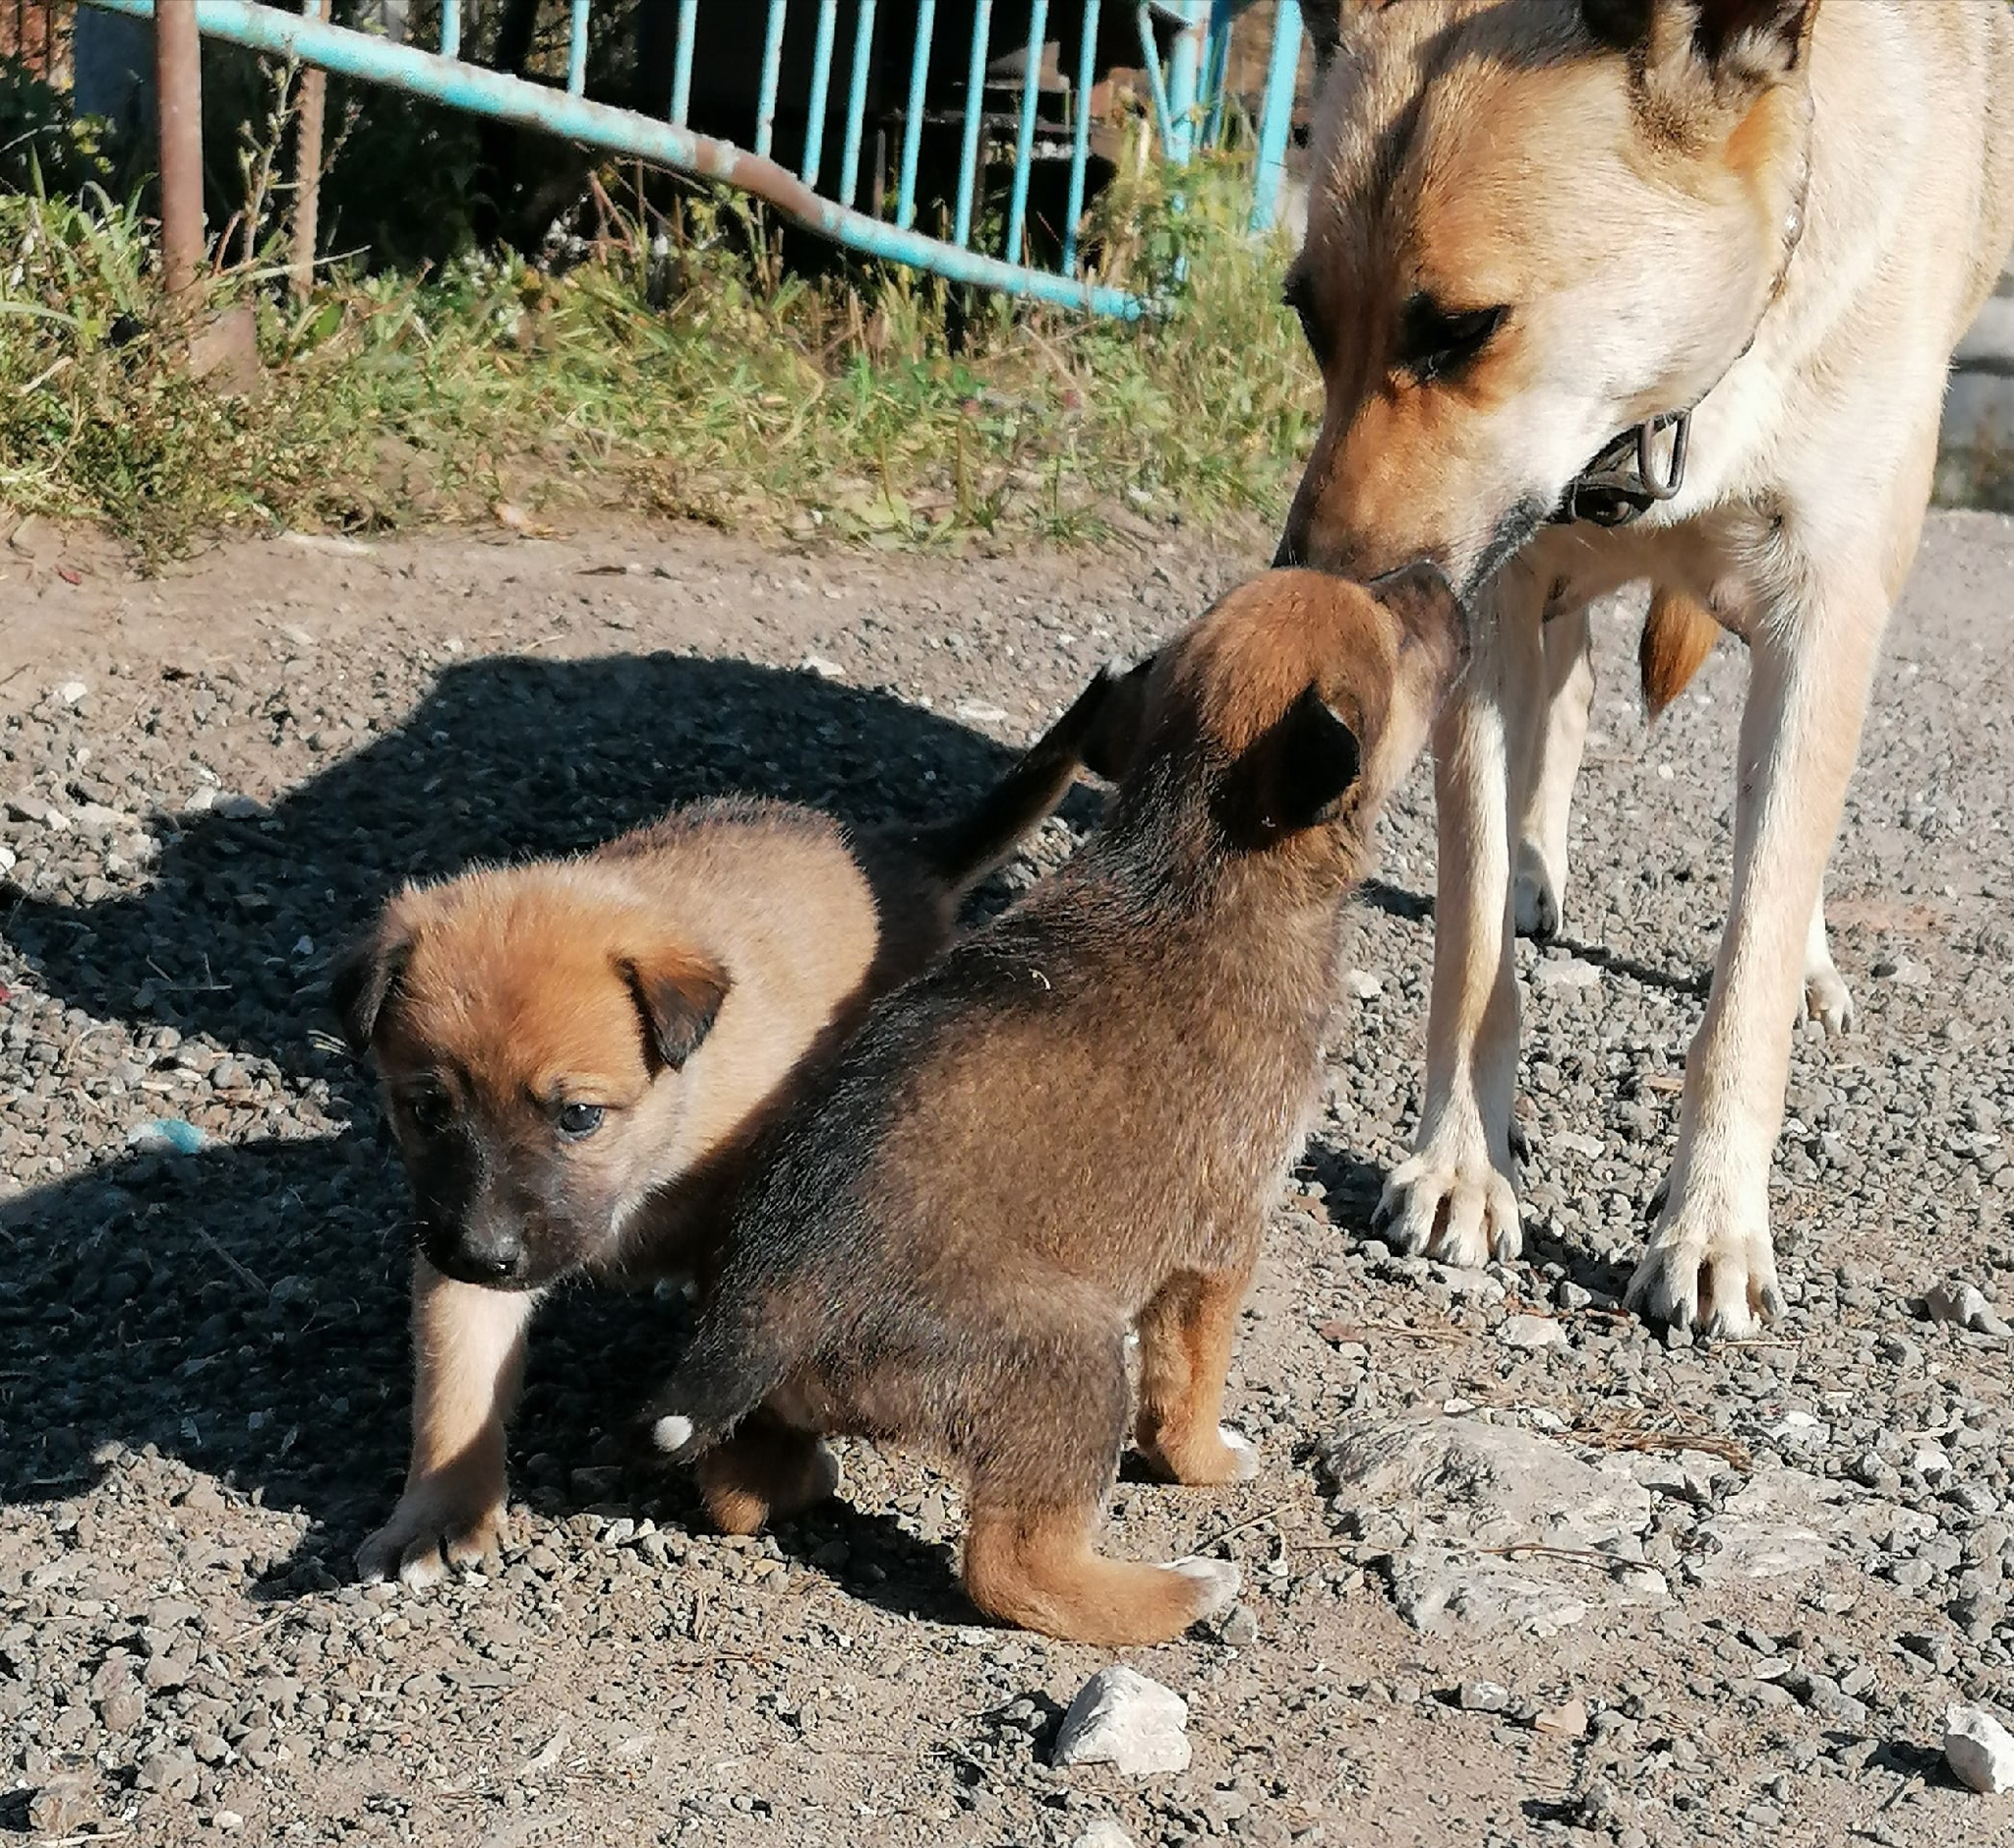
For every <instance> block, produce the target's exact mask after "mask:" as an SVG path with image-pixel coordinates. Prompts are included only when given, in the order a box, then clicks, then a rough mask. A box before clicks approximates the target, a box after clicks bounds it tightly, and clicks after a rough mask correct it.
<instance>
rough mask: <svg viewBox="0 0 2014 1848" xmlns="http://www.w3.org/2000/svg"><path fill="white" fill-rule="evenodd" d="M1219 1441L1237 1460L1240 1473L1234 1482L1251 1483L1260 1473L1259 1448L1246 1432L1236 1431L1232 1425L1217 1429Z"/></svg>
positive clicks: (1220, 1426) (1223, 1425)
mask: <svg viewBox="0 0 2014 1848" xmlns="http://www.w3.org/2000/svg"><path fill="white" fill-rule="evenodd" d="M1216 1435H1217V1439H1218V1441H1219V1442H1220V1443H1221V1444H1222V1445H1223V1447H1224V1449H1225V1450H1227V1451H1229V1452H1230V1454H1231V1455H1232V1456H1233V1457H1234V1458H1236V1459H1237V1464H1238V1473H1237V1475H1236V1477H1235V1478H1234V1480H1236V1481H1239V1482H1249V1481H1251V1480H1252V1478H1253V1477H1254V1476H1256V1475H1257V1474H1258V1473H1259V1447H1258V1445H1256V1444H1254V1443H1253V1442H1252V1440H1251V1439H1250V1438H1248V1437H1247V1436H1246V1435H1245V1434H1244V1432H1242V1431H1239V1430H1234V1429H1233V1428H1232V1427H1231V1426H1230V1425H1227V1424H1220V1425H1218V1426H1217V1427H1216Z"/></svg>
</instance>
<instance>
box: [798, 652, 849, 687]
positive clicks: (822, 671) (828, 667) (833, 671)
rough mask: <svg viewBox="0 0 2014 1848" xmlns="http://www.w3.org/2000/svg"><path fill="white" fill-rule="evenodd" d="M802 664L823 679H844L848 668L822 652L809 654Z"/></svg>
mask: <svg viewBox="0 0 2014 1848" xmlns="http://www.w3.org/2000/svg"><path fill="white" fill-rule="evenodd" d="M801 665H802V666H803V667H805V668H807V669H808V670H809V671H810V672H811V673H813V674H815V675H817V676H818V678H819V679H820V680H821V681H843V680H845V679H846V669H845V668H843V667H841V666H840V665H839V663H838V662H837V661H828V660H826V658H825V657H824V656H823V655H822V654H807V655H806V656H805V657H804V659H803V662H802V663H801Z"/></svg>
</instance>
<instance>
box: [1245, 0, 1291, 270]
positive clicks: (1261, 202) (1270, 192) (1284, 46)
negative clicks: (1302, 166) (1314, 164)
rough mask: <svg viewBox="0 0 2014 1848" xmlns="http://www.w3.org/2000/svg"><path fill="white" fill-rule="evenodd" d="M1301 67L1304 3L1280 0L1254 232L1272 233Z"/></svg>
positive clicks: (1255, 185) (1255, 182) (1262, 114)
mask: <svg viewBox="0 0 2014 1848" xmlns="http://www.w3.org/2000/svg"><path fill="white" fill-rule="evenodd" d="M1300 65H1301V0H1279V11H1278V13H1277V14H1275V15H1274V22H1273V55H1272V57H1270V58H1269V59H1268V60H1267V61H1266V97H1265V100H1264V101H1263V102H1262V103H1261V104H1260V106H1259V167H1258V171H1257V172H1256V173H1255V174H1254V175H1253V179H1252V229H1253V230H1255V231H1271V230H1272V229H1273V214H1274V208H1275V206H1276V205H1277V204H1278V201H1279V181H1280V175H1281V174H1282V173H1283V172H1284V171H1285V170H1286V142H1287V135H1288V133H1289V132H1290V131H1291V129H1292V127H1293V117H1294V79H1295V77H1296V76H1297V74H1298V73H1299V71H1300Z"/></svg>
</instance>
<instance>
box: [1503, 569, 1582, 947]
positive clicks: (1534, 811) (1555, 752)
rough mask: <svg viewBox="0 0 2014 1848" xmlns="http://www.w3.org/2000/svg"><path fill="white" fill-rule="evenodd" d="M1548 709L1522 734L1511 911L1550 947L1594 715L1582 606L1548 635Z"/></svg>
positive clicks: (1520, 926)
mask: <svg viewBox="0 0 2014 1848" xmlns="http://www.w3.org/2000/svg"><path fill="white" fill-rule="evenodd" d="M1544 635H1545V639H1544V644H1543V645H1544V650H1545V704H1544V707H1543V710H1539V709H1536V708H1534V710H1533V711H1532V712H1531V713H1530V714H1529V715H1528V716H1529V719H1530V723H1529V724H1527V725H1526V726H1525V727H1524V728H1523V735H1522V743H1523V746H1524V748H1523V750H1522V752H1521V756H1522V762H1521V765H1520V769H1519V775H1518V779H1517V782H1518V788H1519V791H1520V795H1519V800H1518V822H1517V864H1516V873H1515V877H1514V880H1513V883H1512V886H1511V894H1510V897H1511V911H1512V917H1513V921H1514V923H1515V924H1516V926H1517V934H1518V935H1519V936H1523V937H1532V938H1535V939H1536V940H1537V941H1538V942H1540V943H1547V942H1550V941H1551V940H1552V939H1553V938H1554V937H1556V936H1558V935H1559V933H1560V929H1561V925H1562V924H1563V923H1564V921H1565V918H1566V904H1567V821H1568V816H1569V812H1570V809H1571V807H1572V804H1573V785H1574V784H1575V782H1577V781H1578V780H1579V776H1580V756H1581V752H1582V751H1584V750H1585V749H1586V747H1587V716H1588V713H1589V711H1590V710H1591V709H1592V707H1593V705H1594V650H1593V646H1592V637H1591V636H1590V633H1589V628H1588V621H1587V610H1586V607H1585V606H1584V605H1583V606H1582V607H1581V608H1579V609H1577V610H1572V611H1570V612H1567V613H1564V614H1562V615H1559V616H1555V617H1554V618H1553V619H1552V621H1551V622H1549V623H1547V624H1546V626H1545V631H1544Z"/></svg>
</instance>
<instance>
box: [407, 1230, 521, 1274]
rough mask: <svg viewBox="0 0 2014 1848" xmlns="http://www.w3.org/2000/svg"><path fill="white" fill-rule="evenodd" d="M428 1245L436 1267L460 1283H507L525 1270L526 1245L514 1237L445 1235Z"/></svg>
mask: <svg viewBox="0 0 2014 1848" xmlns="http://www.w3.org/2000/svg"><path fill="white" fill-rule="evenodd" d="M429 1246H430V1248H429V1250H428V1253H427V1256H428V1257H429V1258H430V1259H431V1260H432V1261H433V1265H434V1268H435V1270H437V1271H439V1272H440V1273H441V1274H442V1275H443V1276H444V1277H451V1278H453V1279H454V1281H455V1282H457V1283H485V1284H495V1283H508V1282H512V1281H513V1280H514V1279H515V1278H516V1277H517V1276H518V1275H519V1274H520V1273H521V1272H522V1271H523V1269H524V1244H523V1241H522V1240H520V1239H518V1238H515V1237H498V1238H469V1237H466V1236H464V1237H460V1238H451V1239H449V1238H443V1239H434V1240H430V1241H429Z"/></svg>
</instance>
